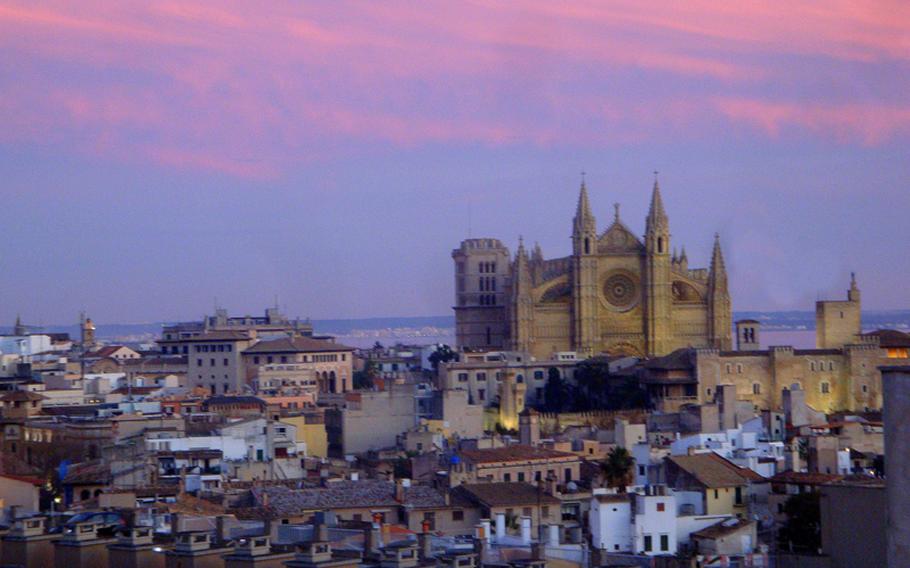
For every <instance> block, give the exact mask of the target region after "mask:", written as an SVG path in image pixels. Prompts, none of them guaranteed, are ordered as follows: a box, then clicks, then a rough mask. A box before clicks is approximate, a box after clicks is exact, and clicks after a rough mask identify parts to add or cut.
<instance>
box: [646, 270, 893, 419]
mask: <svg viewBox="0 0 910 568" xmlns="http://www.w3.org/2000/svg"><path fill="white" fill-rule="evenodd" d="M860 307H861V303H860V291H859V287H858V286H857V284H856V278H855V277H852V278H851V282H850V289H849V290H848V292H847V299H846V300H833V301H832V300H822V301H819V302H818V303H817V304H816V314H817V315H818V317H817V323H818V328H817V329H816V348H815V349H795V348H793V347H792V346H771V347H769V348H767V349H760V348H756V346H755V345H754V344H752V343H751V342H750V343H748V344H743V343H742V342H741V343H740V350H737V351H730V350H723V349H711V348H701V349H694V348H693V349H680V350H677V351H675V352H673V353H671V354H669V355H667V356H664V357H659V358H656V359H653V360H651V361H648V362H647V363H645V364H644V365H643V367H642V369H641V370H640V372H639V379H640V381H641V383H642V384H643V385H644V386H645V388H647V390H648V392H649V394H650V395H651V398H652V400H654V401H656V402H658V403H659V405H660V407H661V408H662V409H663V410H666V411H670V412H673V411H676V410H677V409H678V408H679V407H680V406H681V405H684V404H689V403H697V404H706V403H710V402H713V401H714V400H715V397H716V395H717V393H718V389H719V387H721V386H722V385H734V386H735V390H736V399H737V400H738V401H741V402H749V403H751V404H752V405H753V406H754V407H755V408H756V409H759V410H772V409H780V408H782V406H783V395H782V392H783V391H784V390H785V389H787V390H793V389H794V387H799V389H800V390H802V391H804V392H805V402H806V404H808V405H809V406H810V407H812V408H813V409H815V410H817V411H821V412H825V413H829V412H834V411H838V410H846V411H851V412H858V411H865V410H872V409H879V408H881V407H882V379H881V373H880V372H879V370H878V367H879V366H880V365H883V364H885V363H888V362H889V361H890V362H894V360H895V359H901V358H904V359H906V355H907V352H908V349H907V346H908V345H910V336H906V335H905V334H901V333H900V332H894V331H890V330H880V331H877V332H871V333H865V334H863V333H861V321H860V319H859V313H860ZM841 314H843V317H841ZM746 324H748V325H746ZM737 327H738V334H742V333H743V330H744V329H745V328H747V327H748V328H750V329H752V330H753V331H752V332H751V333H750V335H751V334H757V333H758V325H757V322H754V321H751V322H750V321H742V322H738V326H737ZM882 341H887V344H886V345H882V343H881V342H882Z"/></svg>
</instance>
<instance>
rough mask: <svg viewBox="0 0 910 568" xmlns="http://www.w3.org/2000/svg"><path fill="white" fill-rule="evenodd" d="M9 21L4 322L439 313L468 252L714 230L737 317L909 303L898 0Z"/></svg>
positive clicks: (46, 12)
mask: <svg viewBox="0 0 910 568" xmlns="http://www.w3.org/2000/svg"><path fill="white" fill-rule="evenodd" d="M655 6H656V5H654V4H649V3H642V2H637V1H633V0H629V1H617V2H610V3H604V2H599V1H598V2H572V3H567V4H565V5H564V4H562V3H555V2H552V1H550V0H540V1H529V2H509V3H501V2H486V1H473V2H465V3H461V2H458V3H452V2H438V3H437V2H400V3H398V2H394V3H388V2H382V3H373V2H364V3H346V2H321V3H313V4H306V3H301V2H297V1H293V2H291V1H288V2H272V3H269V5H268V9H266V8H264V7H263V4H261V3H236V4H235V3H232V2H220V1H219V2H206V3H195V4H193V6H186V5H183V4H181V3H178V2H173V3H169V2H156V3H152V4H151V5H145V3H136V2H128V1H127V2H117V3H111V2H101V1H91V0H89V1H86V2H79V3H73V2H63V1H50V2H33V1H28V2H25V1H23V2H6V1H0V53H2V55H0V197H2V205H3V212H4V215H3V221H4V229H5V231H4V238H2V239H0V266H2V277H0V322H2V323H9V322H11V321H12V319H13V318H14V317H15V315H16V313H18V312H21V314H22V316H23V318H24V319H25V320H27V321H28V322H30V323H35V324H38V323H45V324H49V323H66V322H71V321H74V320H75V319H76V317H77V314H78V311H79V310H80V309H86V310H88V312H89V313H90V314H91V315H92V316H93V317H94V318H95V319H96V320H97V321H100V322H115V321H116V322H131V321H152V320H163V319H183V318H192V317H196V316H199V315H201V314H202V313H203V312H208V311H211V307H212V305H213V303H214V301H215V298H216V297H217V299H218V301H219V303H220V304H221V305H223V306H225V307H227V308H228V309H229V310H230V311H231V312H237V313H249V312H258V311H260V310H261V309H262V308H263V307H265V305H267V304H271V303H272V301H273V298H274V297H275V296H276V295H277V296H278V298H279V302H280V303H281V305H282V306H285V307H286V310H287V312H288V313H289V314H290V315H301V316H307V315H309V316H312V317H315V318H324V317H365V316H383V315H430V314H445V313H450V310H449V307H450V305H451V302H452V266H451V258H450V256H449V255H450V252H451V249H452V248H454V247H456V246H457V245H458V243H459V241H460V240H461V239H463V238H465V237H467V236H468V221H467V218H468V211H469V210H470V212H471V218H472V233H471V234H472V235H473V236H493V237H498V238H501V239H503V240H504V241H505V242H506V243H507V244H508V245H509V246H510V247H511V248H512V249H513V250H514V248H515V246H516V244H517V240H518V235H519V234H521V235H524V237H525V239H526V241H528V242H533V241H535V240H536V241H539V242H540V244H541V246H542V247H543V250H544V254H545V255H546V256H548V257H549V256H562V255H565V254H567V253H568V251H569V239H568V237H569V234H570V231H571V218H572V215H573V212H574V207H575V200H576V195H577V188H578V183H579V177H580V176H579V172H581V171H582V170H584V171H586V172H587V179H588V186H589V190H590V193H591V201H592V206H593V208H594V211H595V215H596V216H597V218H598V223H599V227H600V228H601V229H604V228H606V225H607V223H608V222H609V220H610V219H611V217H612V212H613V207H612V203H613V202H616V201H618V202H620V203H622V206H623V207H622V216H623V219H624V220H625V221H626V223H627V224H628V225H629V226H630V227H631V228H632V229H633V230H636V231H638V232H641V231H643V227H644V215H645V212H646V208H647V202H648V195H649V192H650V187H651V183H652V178H653V175H652V173H651V172H652V171H653V170H655V169H656V170H660V179H661V188H662V190H663V195H664V200H665V203H666V207H667V212H668V214H669V216H670V226H671V231H672V233H673V243H672V244H673V245H676V246H681V245H683V244H684V245H685V246H686V249H687V252H688V255H689V259H690V265H692V266H704V265H706V264H707V258H708V254H709V252H710V246H711V242H712V236H713V234H714V232H715V231H717V232H719V233H720V234H721V238H722V243H723V246H724V252H725V255H726V258H727V266H728V269H729V271H730V277H731V284H732V292H733V302H734V309H735V310H749V309H767V310H776V309H812V302H814V300H815V299H816V297H817V296H818V295H822V296H840V295H842V294H843V293H844V290H845V289H846V287H847V284H848V279H849V272H850V271H851V270H855V271H856V272H857V273H858V278H859V282H860V286H861V288H862V289H863V292H864V302H865V304H864V305H865V307H867V308H869V309H876V308H907V307H910V306H908V296H907V285H906V283H907V282H908V281H910V255H908V247H907V243H908V241H910V223H908V212H910V183H908V180H910V144H908V141H910V95H908V93H910V5H908V4H907V3H906V2H868V1H864V2H854V3H850V2H831V1H830V0H825V1H818V2H788V3H786V6H787V10H786V11H782V10H781V9H780V6H781V4H780V3H779V2H719V3H712V2H702V1H698V0H687V1H686V2H668V3H662V4H661V8H660V9H659V10H657V9H656V8H655Z"/></svg>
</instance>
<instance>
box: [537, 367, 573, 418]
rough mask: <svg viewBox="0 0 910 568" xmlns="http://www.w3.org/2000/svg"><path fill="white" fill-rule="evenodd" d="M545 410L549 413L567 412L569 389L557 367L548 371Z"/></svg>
mask: <svg viewBox="0 0 910 568" xmlns="http://www.w3.org/2000/svg"><path fill="white" fill-rule="evenodd" d="M543 394H544V404H543V407H544V410H546V411H547V412H562V411H563V410H565V406H566V399H567V398H568V394H569V389H568V385H566V381H565V380H564V379H563V378H562V375H561V374H560V373H559V369H557V368H556V367H550V369H549V370H548V371H547V383H546V384H545V385H544V389H543Z"/></svg>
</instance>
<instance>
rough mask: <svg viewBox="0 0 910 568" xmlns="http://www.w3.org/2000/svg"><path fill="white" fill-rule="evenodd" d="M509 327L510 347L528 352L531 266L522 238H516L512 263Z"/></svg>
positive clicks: (531, 317)
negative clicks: (510, 335)
mask: <svg viewBox="0 0 910 568" xmlns="http://www.w3.org/2000/svg"><path fill="white" fill-rule="evenodd" d="M512 275H513V277H512V278H513V280H512V306H511V316H512V318H511V320H512V321H511V322H509V323H510V324H511V328H512V348H513V349H515V350H516V351H521V352H523V353H528V352H530V351H531V344H532V342H533V338H532V337H531V336H532V330H533V321H532V319H533V302H532V299H531V268H530V266H529V262H528V253H527V251H526V250H525V244H524V240H523V239H522V238H521V237H519V238H518V252H517V253H515V262H514V263H513V265H512Z"/></svg>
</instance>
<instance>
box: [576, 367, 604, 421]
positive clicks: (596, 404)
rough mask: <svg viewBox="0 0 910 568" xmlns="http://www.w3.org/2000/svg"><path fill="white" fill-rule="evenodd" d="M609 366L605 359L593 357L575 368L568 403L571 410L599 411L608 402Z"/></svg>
mask: <svg viewBox="0 0 910 568" xmlns="http://www.w3.org/2000/svg"><path fill="white" fill-rule="evenodd" d="M609 379H610V366H609V363H608V362H607V360H606V359H604V358H599V357H593V358H591V359H587V360H585V361H582V362H581V363H579V364H578V365H577V366H576V367H575V388H574V389H573V391H574V392H573V393H572V396H571V397H570V398H571V400H570V403H571V406H572V410H576V411H586V410H600V409H604V408H607V405H608V403H609V400H610V396H609V394H610V386H609Z"/></svg>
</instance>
